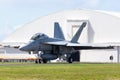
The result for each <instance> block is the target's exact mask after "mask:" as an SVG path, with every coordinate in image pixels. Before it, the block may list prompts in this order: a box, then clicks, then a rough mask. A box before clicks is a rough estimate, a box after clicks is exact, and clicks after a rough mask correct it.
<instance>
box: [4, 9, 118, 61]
mask: <svg viewBox="0 0 120 80" xmlns="http://www.w3.org/2000/svg"><path fill="white" fill-rule="evenodd" d="M84 21H85V22H87V26H86V27H85V29H84V30H83V32H82V35H81V36H80V38H79V41H78V42H80V43H84V44H87V43H94V44H100V45H111V46H114V49H110V50H82V51H80V54H79V56H80V59H79V60H80V61H81V62H120V48H119V46H120V37H119V34H120V31H119V29H120V28H119V26H120V15H119V14H118V13H114V12H106V11H96V10H84V9H81V10H67V11H61V12H57V13H53V14H50V15H47V16H44V17H41V18H38V19H36V20H34V21H31V22H29V23H27V24H25V25H23V26H22V27H21V28H19V29H17V30H16V31H15V32H13V33H12V34H10V35H9V36H8V37H7V38H6V39H4V40H3V44H5V45H6V44H7V45H11V46H12V45H14V46H20V45H22V44H24V43H27V42H28V41H29V39H30V38H31V37H32V35H34V34H35V33H39V32H40V33H45V34H47V35H48V36H50V37H53V34H54V23H55V22H59V24H60V26H61V28H62V30H63V32H64V35H65V38H66V39H67V40H71V38H72V36H73V35H74V33H75V32H76V30H77V29H78V28H79V26H80V25H81V24H82V22H84ZM111 57H112V58H111Z"/></svg>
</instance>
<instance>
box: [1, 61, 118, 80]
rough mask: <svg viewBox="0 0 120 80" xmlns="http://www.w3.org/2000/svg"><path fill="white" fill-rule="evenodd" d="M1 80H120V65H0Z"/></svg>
mask: <svg viewBox="0 0 120 80" xmlns="http://www.w3.org/2000/svg"><path fill="white" fill-rule="evenodd" d="M0 80H120V64H83V63H73V64H67V63H62V64H61V63H59V64H33V63H0Z"/></svg>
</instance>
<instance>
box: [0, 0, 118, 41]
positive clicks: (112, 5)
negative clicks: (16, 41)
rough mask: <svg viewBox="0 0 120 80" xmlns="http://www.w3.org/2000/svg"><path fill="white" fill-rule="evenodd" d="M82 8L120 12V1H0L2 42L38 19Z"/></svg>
mask: <svg viewBox="0 0 120 80" xmlns="http://www.w3.org/2000/svg"><path fill="white" fill-rule="evenodd" d="M81 8H85V9H93V10H94V9H95V10H107V11H115V12H120V0H0V41H1V40H3V39H4V38H5V37H6V36H8V35H9V34H10V33H11V32H13V31H14V30H15V29H17V28H18V27H20V25H23V24H25V23H28V22H30V21H32V20H34V19H36V18H38V17H41V16H44V15H48V14H51V13H54V12H57V11H62V10H70V9H81Z"/></svg>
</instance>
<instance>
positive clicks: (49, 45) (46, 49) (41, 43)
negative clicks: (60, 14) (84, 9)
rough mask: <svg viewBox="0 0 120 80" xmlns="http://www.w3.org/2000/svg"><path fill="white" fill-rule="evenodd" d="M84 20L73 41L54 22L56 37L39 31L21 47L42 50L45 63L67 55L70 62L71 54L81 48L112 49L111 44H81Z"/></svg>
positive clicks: (29, 49)
mask: <svg viewBox="0 0 120 80" xmlns="http://www.w3.org/2000/svg"><path fill="white" fill-rule="evenodd" d="M86 24H87V23H86V22H83V23H82V25H81V26H80V28H79V29H78V31H77V32H76V34H75V35H74V36H73V38H72V39H71V41H66V40H65V37H64V35H63V32H62V29H61V28H60V26H59V23H58V22H55V23H54V38H50V37H48V36H47V35H46V34H43V33H37V34H35V35H33V36H32V38H31V40H32V41H31V42H30V43H28V44H27V45H25V46H23V47H21V48H20V50H22V51H41V52H42V54H41V55H40V57H41V60H42V62H43V63H46V62H47V61H49V60H54V59H57V58H60V57H61V56H63V55H66V59H67V62H68V63H72V62H73V61H72V57H71V55H72V54H74V53H76V52H77V51H79V50H87V49H110V48H112V47H111V46H98V45H97V46H96V45H94V44H80V43H78V42H77V41H78V39H79V37H80V35H81V33H82V31H83V29H84V27H85V26H86Z"/></svg>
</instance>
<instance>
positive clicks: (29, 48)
mask: <svg viewBox="0 0 120 80" xmlns="http://www.w3.org/2000/svg"><path fill="white" fill-rule="evenodd" d="M38 48H39V45H38V44H37V43H36V42H31V43H28V44H27V45H24V46H22V47H20V50H21V51H34V50H36V49H38Z"/></svg>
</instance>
